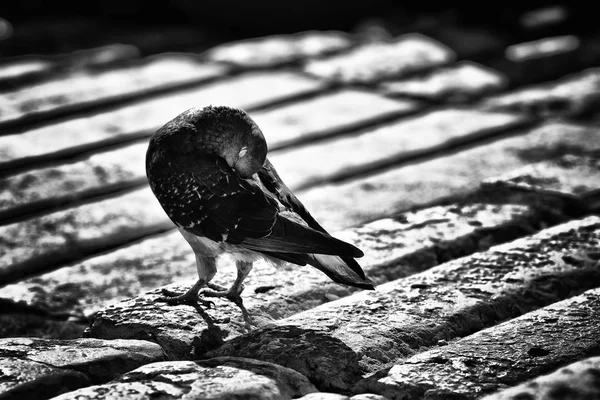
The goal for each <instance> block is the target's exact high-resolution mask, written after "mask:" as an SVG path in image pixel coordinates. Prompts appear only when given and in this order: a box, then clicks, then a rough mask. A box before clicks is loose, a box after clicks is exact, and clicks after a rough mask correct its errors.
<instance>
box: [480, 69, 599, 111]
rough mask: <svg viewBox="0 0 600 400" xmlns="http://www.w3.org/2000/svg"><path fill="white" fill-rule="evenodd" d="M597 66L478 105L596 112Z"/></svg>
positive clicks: (488, 107)
mask: <svg viewBox="0 0 600 400" xmlns="http://www.w3.org/2000/svg"><path fill="white" fill-rule="evenodd" d="M599 87H600V68H590V69H586V70H584V71H582V72H577V73H574V74H570V75H568V76H566V77H564V78H562V79H559V80H557V81H553V82H546V83H543V84H537V85H530V86H526V87H523V88H519V89H516V90H513V91H511V92H508V93H504V94H500V95H496V96H492V97H490V98H488V99H486V100H484V101H483V102H482V103H481V105H482V106H483V107H484V108H486V109H491V110H506V111H519V112H526V113H529V114H533V115H536V116H540V117H554V116H561V117H570V118H579V117H584V116H586V115H587V114H589V113H594V112H596V113H597V112H598V106H599V102H600V95H598V88H599Z"/></svg>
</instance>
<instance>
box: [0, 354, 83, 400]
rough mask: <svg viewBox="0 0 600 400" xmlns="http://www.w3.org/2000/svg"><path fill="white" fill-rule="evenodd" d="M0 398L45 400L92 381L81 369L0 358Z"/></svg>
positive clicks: (13, 358)
mask: <svg viewBox="0 0 600 400" xmlns="http://www.w3.org/2000/svg"><path fill="white" fill-rule="evenodd" d="M0 372H1V373H2V382H0V398H2V399H3V400H4V399H10V400H12V399H25V398H27V399H32V400H38V399H39V400H43V399H47V398H48V396H55V395H58V394H61V393H64V392H69V391H71V390H74V389H77V388H80V387H84V386H86V385H89V384H90V381H89V379H88V378H87V377H86V376H85V375H84V374H82V373H81V372H78V371H74V370H69V369H63V368H56V367H49V366H46V365H44V364H41V363H38V362H34V361H22V360H19V359H18V358H15V357H5V358H0Z"/></svg>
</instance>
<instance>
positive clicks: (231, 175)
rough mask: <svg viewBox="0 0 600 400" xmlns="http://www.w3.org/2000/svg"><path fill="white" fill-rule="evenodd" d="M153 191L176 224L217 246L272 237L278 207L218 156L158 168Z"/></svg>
mask: <svg viewBox="0 0 600 400" xmlns="http://www.w3.org/2000/svg"><path fill="white" fill-rule="evenodd" d="M152 175H153V180H152V182H153V183H152V184H153V190H154V192H155V194H156V197H157V198H158V200H159V202H160V203H161V205H162V206H163V208H164V210H165V212H166V213H167V215H168V216H169V218H171V220H172V221H173V222H174V223H175V224H176V225H178V226H180V227H182V228H184V229H185V230H187V231H189V232H191V233H193V234H195V235H198V236H205V237H208V238H209V239H212V240H214V241H216V242H221V241H224V240H227V241H228V242H231V243H238V242H241V241H242V240H243V239H244V238H246V237H256V238H259V237H264V236H268V235H269V234H270V232H271V228H272V226H273V224H274V223H275V220H276V216H277V213H278V211H279V207H278V204H277V202H276V201H274V200H273V199H270V198H268V197H266V196H265V195H264V194H263V193H262V192H261V191H260V190H259V189H258V188H256V187H253V186H252V185H250V184H249V183H248V182H246V181H245V180H244V179H241V178H239V177H238V176H237V174H236V173H235V171H233V170H232V169H231V168H230V167H229V166H228V165H227V164H226V163H225V161H224V160H222V159H221V158H219V157H212V156H204V157H195V158H194V159H193V160H190V159H188V160H183V159H181V160H178V161H172V162H170V163H169V164H168V165H159V166H154V167H153V171H152Z"/></svg>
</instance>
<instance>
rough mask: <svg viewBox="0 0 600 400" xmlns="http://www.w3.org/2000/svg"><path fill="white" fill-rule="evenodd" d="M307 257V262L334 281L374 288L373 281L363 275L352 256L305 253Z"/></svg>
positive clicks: (363, 287)
mask: <svg viewBox="0 0 600 400" xmlns="http://www.w3.org/2000/svg"><path fill="white" fill-rule="evenodd" d="M307 257H308V258H307V259H306V262H307V263H308V264H310V265H312V266H313V267H315V268H317V269H319V270H320V271H322V272H323V273H324V274H325V275H327V276H328V277H329V278H331V279H332V280H333V281H334V282H337V283H342V284H344V285H350V286H355V287H359V288H362V289H374V287H373V283H372V282H371V281H370V280H369V279H368V278H367V277H366V276H365V274H364V272H363V271H362V269H361V268H360V266H359V265H358V263H357V262H356V260H354V259H353V258H348V257H343V258H342V257H339V256H331V255H326V254H307ZM354 264H355V265H354ZM358 271H360V273H358Z"/></svg>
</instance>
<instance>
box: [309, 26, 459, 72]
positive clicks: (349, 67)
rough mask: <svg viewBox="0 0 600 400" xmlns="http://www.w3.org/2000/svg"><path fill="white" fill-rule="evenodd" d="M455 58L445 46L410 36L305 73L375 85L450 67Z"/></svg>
mask: <svg viewBox="0 0 600 400" xmlns="http://www.w3.org/2000/svg"><path fill="white" fill-rule="evenodd" d="M454 57H455V55H454V53H453V52H452V50H450V49H449V48H447V47H446V46H444V45H442V44H441V43H439V42H437V41H435V40H433V39H431V38H428V37H426V36H423V35H419V34H410V35H404V36H400V37H398V38H396V39H395V40H394V41H391V42H375V43H369V44H366V45H363V46H360V47H357V48H355V49H352V50H350V51H348V52H346V53H344V54H340V55H335V56H331V57H328V58H324V59H319V60H314V61H309V62H307V63H306V65H305V66H304V71H305V72H307V73H309V74H312V75H315V76H318V77H320V78H325V79H328V80H330V81H336V82H343V83H371V82H375V81H380V80H383V79H390V78H398V77H401V76H404V75H407V74H409V73H412V72H416V71H424V70H427V69H430V68H433V67H437V66H440V65H444V64H448V63H450V62H451V61H453V60H454Z"/></svg>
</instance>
